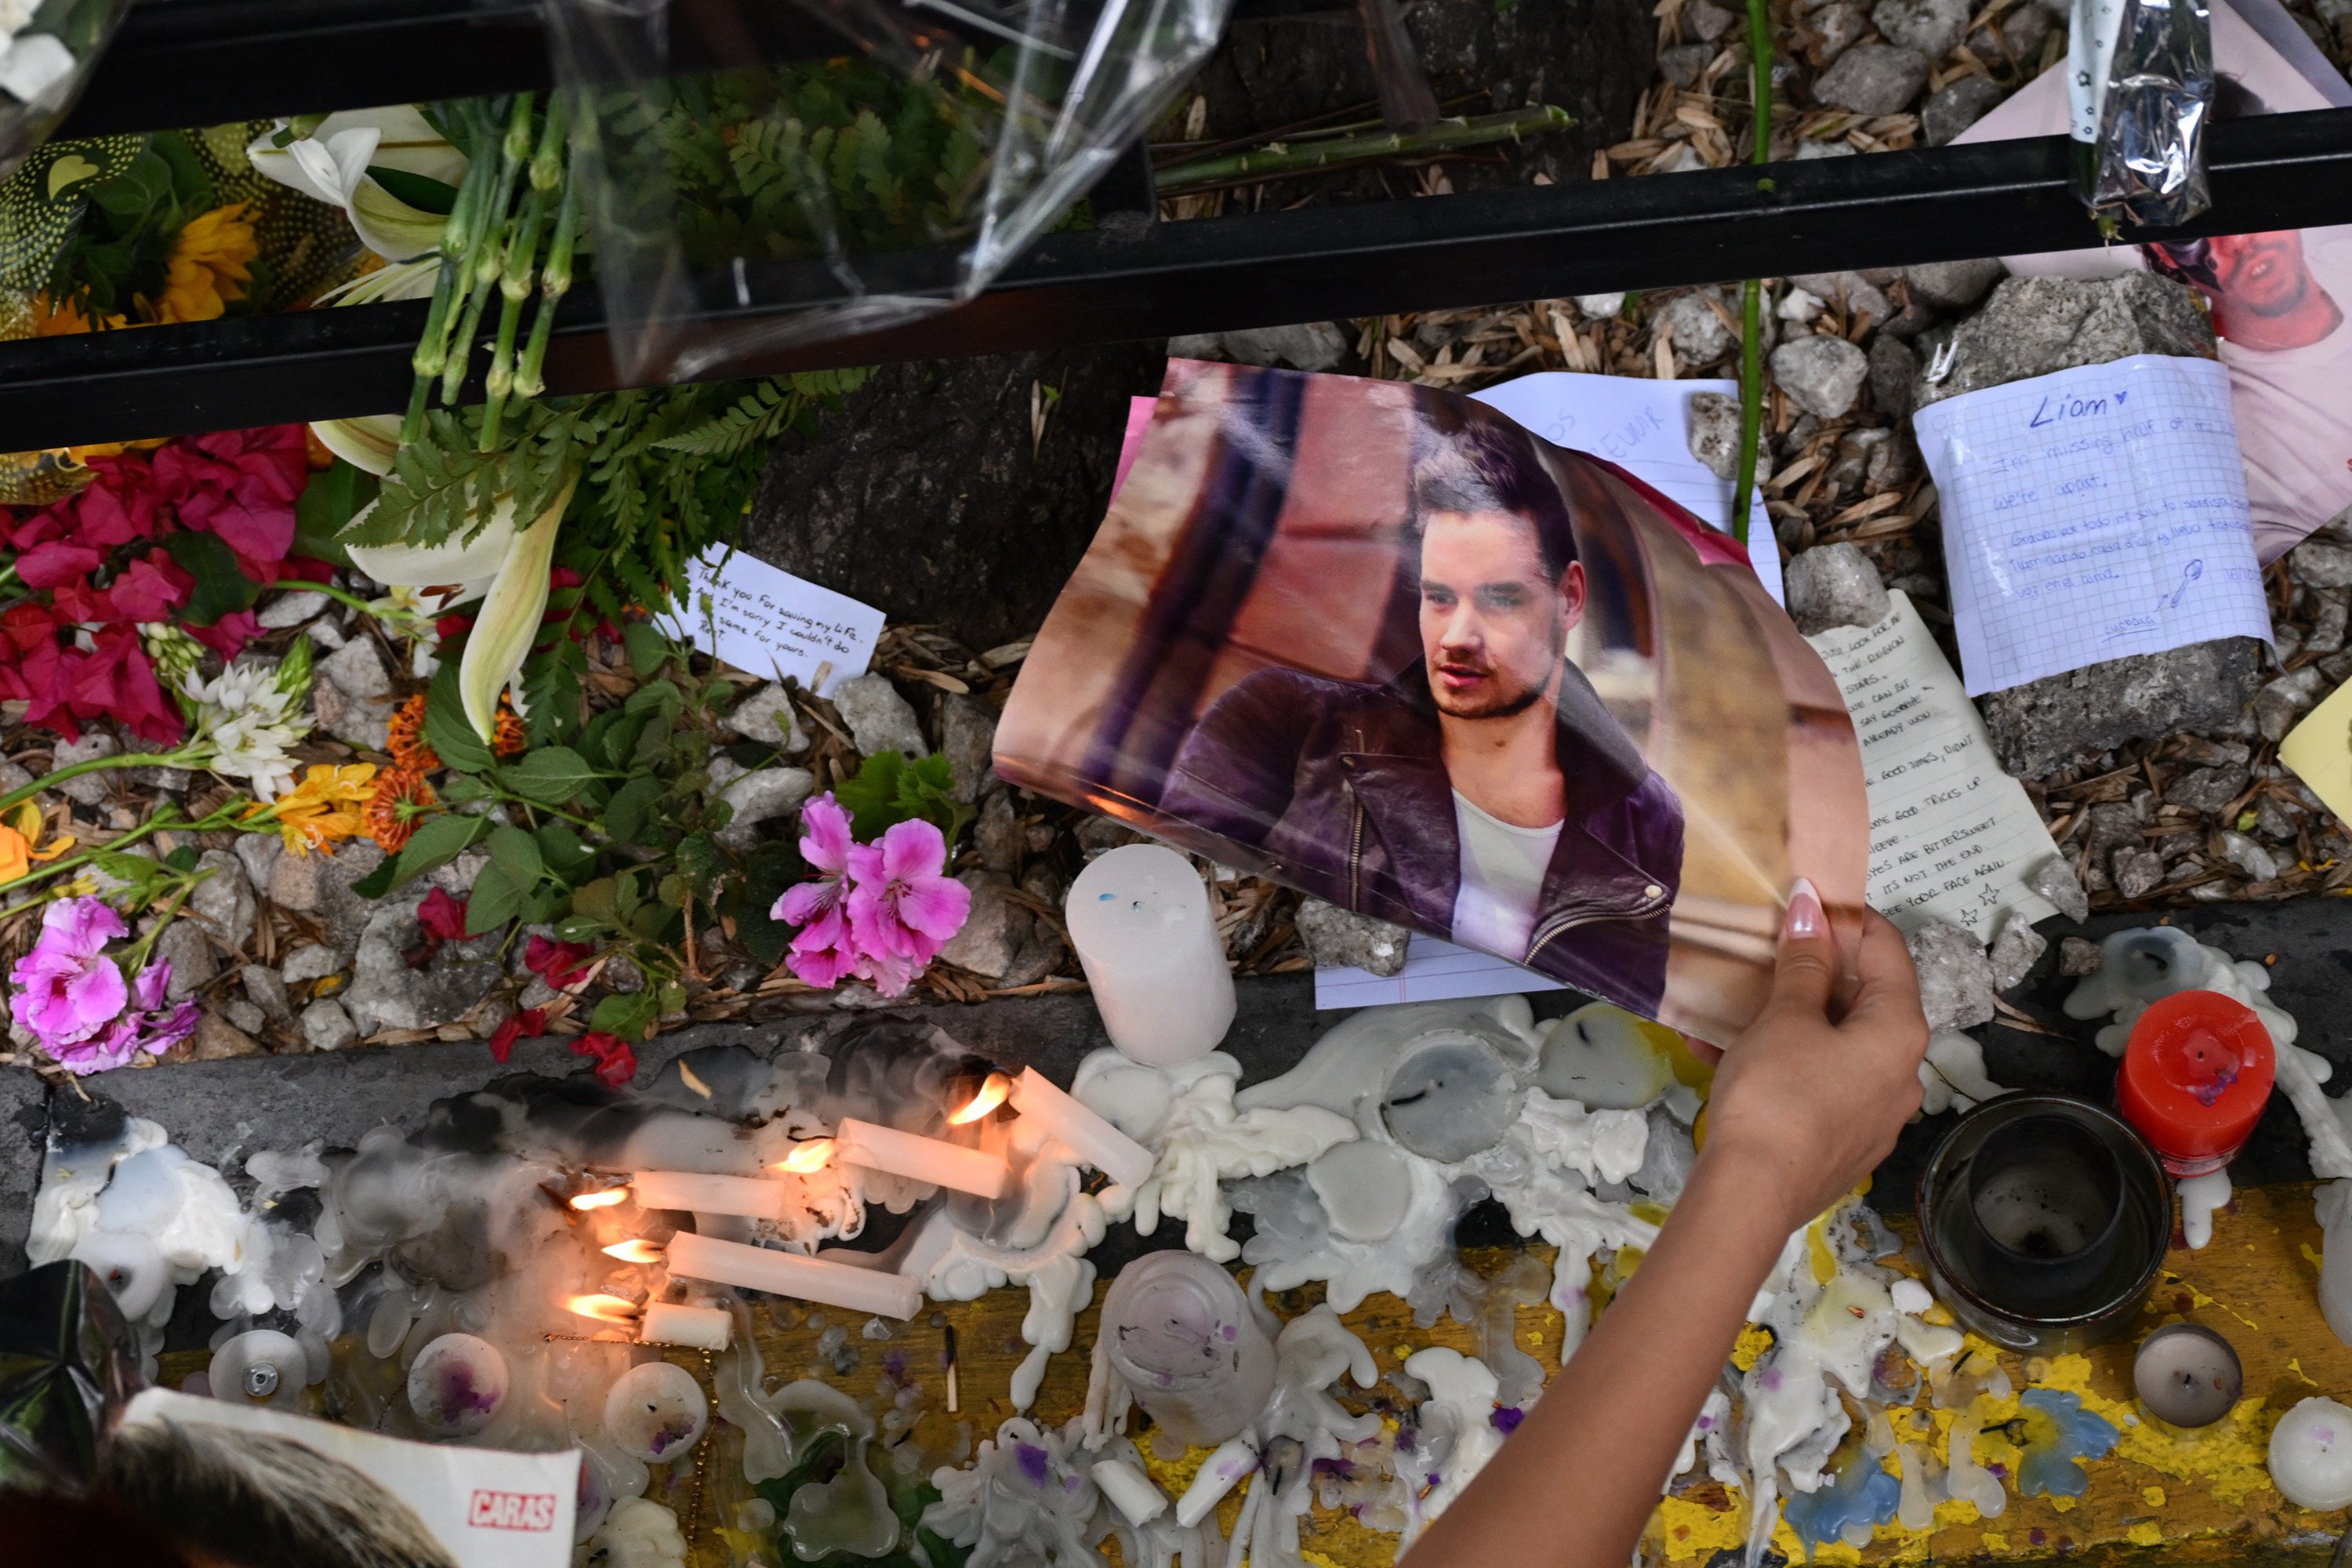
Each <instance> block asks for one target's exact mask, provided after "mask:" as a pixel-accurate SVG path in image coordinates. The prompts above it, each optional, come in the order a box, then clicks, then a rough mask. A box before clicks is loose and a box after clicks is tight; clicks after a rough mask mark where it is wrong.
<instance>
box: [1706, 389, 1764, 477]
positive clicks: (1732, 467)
mask: <svg viewBox="0 0 2352 1568" xmlns="http://www.w3.org/2000/svg"><path fill="white" fill-rule="evenodd" d="M1690 454H1691V456H1692V457H1694V458H1697V459H1698V460H1699V461H1700V462H1702V463H1705V464H1706V466H1707V468H1708V469H1709V470H1710V471H1711V472H1713V473H1714V475H1715V477H1716V478H1717V479H1730V478H1732V477H1733V476H1734V475H1735V473H1736V472H1737V471H1738V468H1739V400H1738V398H1736V397H1729V396H1726V395H1724V394H1722V393H1720V392H1702V393H1698V394H1696V395H1694V396H1693V397H1692V398H1691V400H1690ZM1771 477H1772V449H1771V446H1770V444H1769V442H1765V441H1760V440H1759V441H1758V442H1757V443H1756V483H1758V484H1759V485H1760V484H1762V483H1763V482H1764V481H1765V480H1766V479H1770V478H1771Z"/></svg>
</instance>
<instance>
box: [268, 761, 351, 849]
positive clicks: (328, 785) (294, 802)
mask: <svg viewBox="0 0 2352 1568" xmlns="http://www.w3.org/2000/svg"><path fill="white" fill-rule="evenodd" d="M375 772H376V770H375V764H374V763H344V764H343V765H341V767H336V766H332V765H331V764H328V763H312V764H311V766H310V770H309V771H308V772H307V773H305V774H304V775H303V778H302V782H301V783H300V784H297V785H295V786H294V788H292V789H290V790H288V791H287V792H286V793H285V794H284V795H279V796H278V799H277V802H276V804H274V805H256V806H255V807H254V808H253V809H252V810H251V811H248V812H247V813H246V814H245V816H246V820H247V821H248V822H252V821H255V819H257V818H260V819H263V820H274V821H275V822H276V823H277V826H278V836H279V837H282V838H284V839H285V841H286V847H287V848H289V849H290V850H292V851H293V852H294V853H295V854H297V855H307V854H309V853H310V851H311V850H313V849H323V848H326V847H328V846H330V845H331V844H335V843H338V842H340V841H341V840H342V839H345V838H352V837H357V836H358V835H360V834H362V833H363V832H365V831H367V822H366V819H365V817H364V816H363V815H362V814H363V812H364V809H365V807H366V805H367V804H368V798H369V796H370V795H373V793H374V786H375Z"/></svg>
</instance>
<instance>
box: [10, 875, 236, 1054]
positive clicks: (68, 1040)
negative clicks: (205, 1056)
mask: <svg viewBox="0 0 2352 1568" xmlns="http://www.w3.org/2000/svg"><path fill="white" fill-rule="evenodd" d="M127 934H128V929H127V928H126V927H125V926H124V925H123V923H122V917H121V915H119V914H117V913H115V911H114V910H112V909H111V908H110V907H109V906H108V905H107V903H106V901H105V900H102V899H60V900H58V901H57V902H56V903H53V904H51V905H50V906H49V907H48V909H47V910H46V911H45V912H44V913H43V915H42V917H41V935H40V939H39V940H38V941H37V942H35V943H34V944H33V951H32V952H28V953H26V955H25V956H24V957H23V958H21V959H19V960H18V961H17V962H16V967H15V968H14V969H12V970H10V971H9V973H8V979H9V983H10V984H12V985H14V986H15V987H16V990H15V992H14V993H13V994H11V995H10V996H9V998H8V1010H9V1013H10V1014H11V1015H12V1016H14V1017H15V1018H16V1022H17V1023H18V1024H20V1025H22V1026H24V1027H25V1028H26V1029H27V1030H29V1031H31V1033H32V1035H33V1037H34V1038H35V1039H36V1040H37V1042H38V1044H39V1045H40V1047H41V1049H42V1050H44V1051H45V1052H47V1054H48V1055H49V1056H50V1057H51V1058H55V1059H56V1061H57V1062H58V1065H59V1066H61V1067H63V1068H66V1069H67V1070H68V1072H74V1073H93V1072H104V1071H106V1070H107V1069H109V1068H119V1067H121V1066H123V1065H124V1064H125V1063H127V1062H129V1061H131V1060H132V1059H133V1058H137V1057H138V1056H140V1055H141V1054H142V1053H145V1054H147V1055H151V1056H160V1055H161V1054H162V1053H163V1052H165V1051H168V1050H170V1049H171V1048H172V1047H173V1046H176V1045H178V1044H179V1043H180V1042H181V1041H182V1040H184V1039H186V1038H187V1037H189V1036H190V1035H192V1034H194V1033H195V1028H196V1024H197V1021H198V1019H199V1018H200V1017H201V1016H202V1012H201V1009H199V1008H198V1007H197V1005H196V1004H195V1003H194V1002H193V1001H183V1002H181V1003H179V1004H178V1005H168V1004H167V1001H166V994H167V992H168V991H169V989H170V987H171V984H172V965H171V963H170V962H169V961H168V960H164V959H158V960H156V961H155V962H154V963H150V964H148V965H147V966H146V967H145V968H144V969H142V970H141V971H140V972H139V975H138V977H137V978H136V979H134V980H131V981H128V982H126V981H125V980H124V979H123V977H122V967H121V964H119V963H116V962H115V961H114V960H113V959H111V958H110V957H108V956H107V955H106V951H105V949H106V944H107V943H108V942H112V941H113V940H115V939H116V938H118V937H121V936H124V935H127Z"/></svg>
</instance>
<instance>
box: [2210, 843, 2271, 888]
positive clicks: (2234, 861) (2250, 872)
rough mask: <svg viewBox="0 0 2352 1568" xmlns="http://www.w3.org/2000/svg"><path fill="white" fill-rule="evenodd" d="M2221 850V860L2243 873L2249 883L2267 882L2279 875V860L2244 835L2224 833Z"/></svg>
mask: <svg viewBox="0 0 2352 1568" xmlns="http://www.w3.org/2000/svg"><path fill="white" fill-rule="evenodd" d="M2221 858H2222V859H2224V860H2227V861H2228V862H2229V863H2230V864H2231V865H2232V866H2235V867H2236V868H2238V869H2239V870H2241V871H2243V872H2244V873H2245V874H2246V879H2247V880H2249V881H2252V882H2267V881H2269V880H2271V879H2273V878H2274V877H2276V876H2277V875H2278V874H2279V864H2278V858H2277V857H2276V856H2274V855H2273V854H2272V853H2271V852H2270V851H2269V850H2267V849H2265V848H2263V847H2262V846H2261V845H2260V844H2257V843H2255V842H2254V841H2253V840H2252V839H2251V838H2249V837H2246V836H2245V835H2244V834H2242V833H2239V832H2235V831H2230V832H2225V833H2223V834H2222V835H2221Z"/></svg>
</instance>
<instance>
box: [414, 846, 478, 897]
mask: <svg viewBox="0 0 2352 1568" xmlns="http://www.w3.org/2000/svg"><path fill="white" fill-rule="evenodd" d="M489 863H490V856H489V851H488V850H486V849H467V850H465V851H462V852H461V853H460V854H459V855H458V856H457V858H456V859H454V860H446V861H444V862H443V863H442V864H440V865H438V866H436V867H434V868H433V869H431V870H430V871H427V872H425V886H426V887H428V888H438V889H441V890H442V891H443V892H445V893H446V894H448V895H449V896H450V897H451V898H453V899H463V898H469V897H471V896H472V895H473V891H474V881H475V879H477V878H478V877H479V876H481V874H482V868H483V867H485V866H488V864H489Z"/></svg>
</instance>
